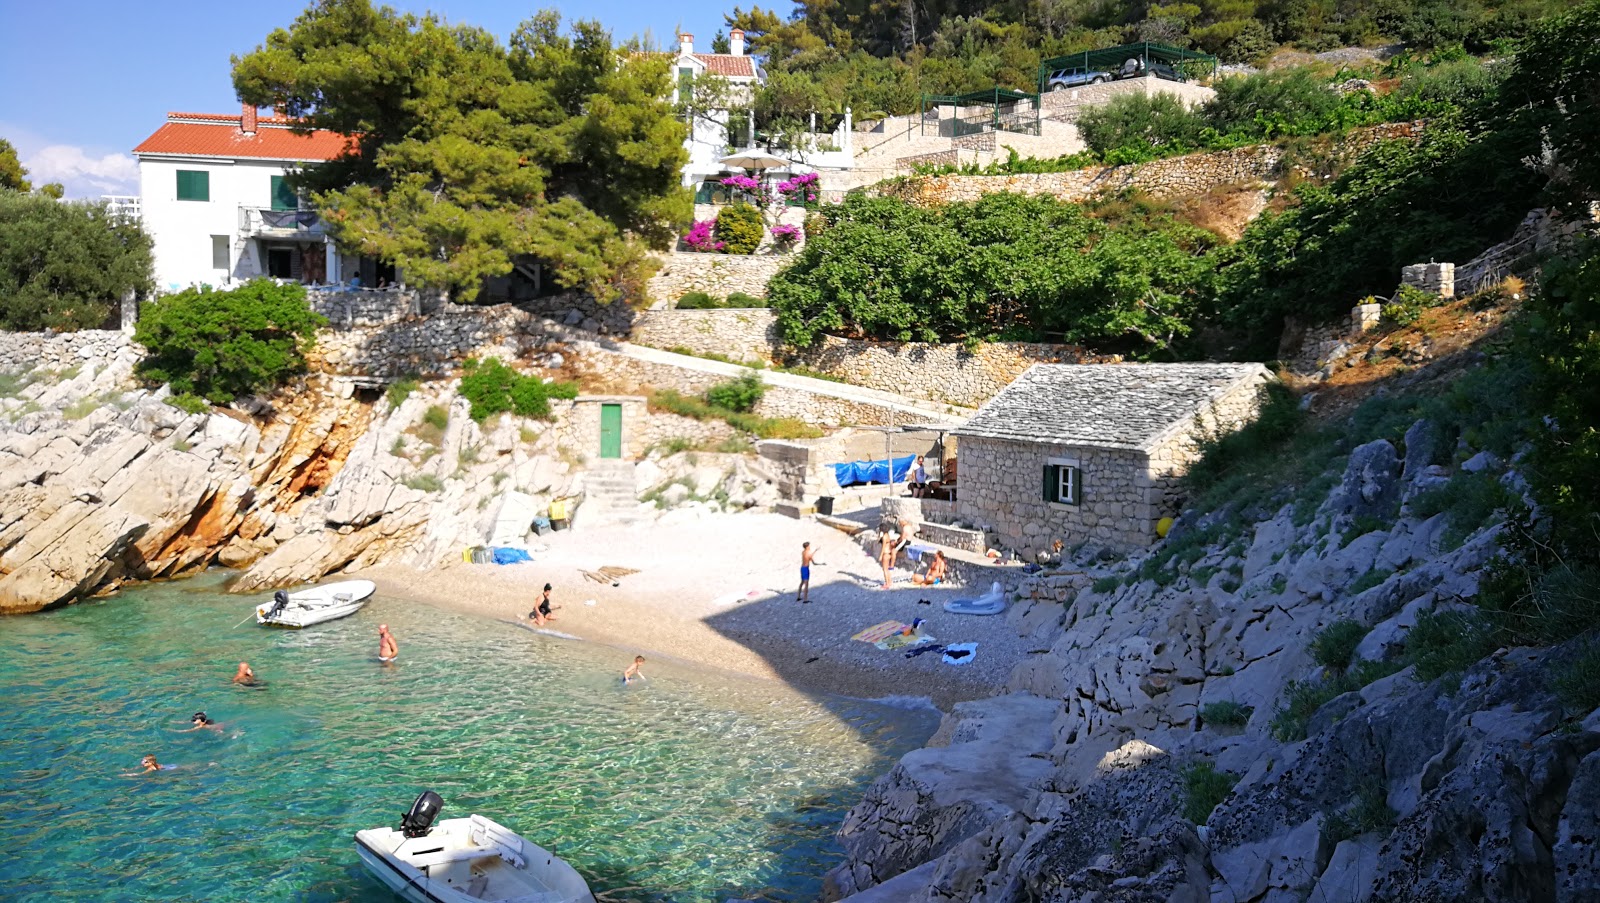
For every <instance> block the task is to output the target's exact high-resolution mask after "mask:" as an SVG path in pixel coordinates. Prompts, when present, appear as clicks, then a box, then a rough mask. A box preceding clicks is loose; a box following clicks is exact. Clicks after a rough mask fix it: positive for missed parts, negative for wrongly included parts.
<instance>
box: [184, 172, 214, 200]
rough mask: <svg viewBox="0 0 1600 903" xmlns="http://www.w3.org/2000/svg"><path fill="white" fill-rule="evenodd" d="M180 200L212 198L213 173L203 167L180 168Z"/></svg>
mask: <svg viewBox="0 0 1600 903" xmlns="http://www.w3.org/2000/svg"><path fill="white" fill-rule="evenodd" d="M178 200H180V201H209V200H211V173H209V172H206V171H205V170H203V169H180V170H178Z"/></svg>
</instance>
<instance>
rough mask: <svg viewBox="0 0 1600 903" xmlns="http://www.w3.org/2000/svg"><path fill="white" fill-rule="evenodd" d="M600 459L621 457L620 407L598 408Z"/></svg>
mask: <svg viewBox="0 0 1600 903" xmlns="http://www.w3.org/2000/svg"><path fill="white" fill-rule="evenodd" d="M600 457H602V458H620V457H622V405H620V404H602V405H601V406H600Z"/></svg>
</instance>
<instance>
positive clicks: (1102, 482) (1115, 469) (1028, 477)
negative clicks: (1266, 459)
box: [956, 368, 1270, 557]
mask: <svg viewBox="0 0 1600 903" xmlns="http://www.w3.org/2000/svg"><path fill="white" fill-rule="evenodd" d="M1269 379H1270V374H1268V373H1267V371H1266V369H1265V368H1261V371H1260V374H1259V377H1258V378H1255V379H1250V380H1241V381H1240V382H1239V383H1237V384H1236V385H1234V386H1233V387H1232V388H1230V389H1229V391H1228V392H1227V393H1225V394H1223V395H1221V396H1219V397H1218V398H1216V399H1215V400H1214V401H1213V402H1212V403H1211V404H1210V405H1208V406H1207V407H1206V408H1205V409H1204V410H1202V411H1200V412H1199V413H1197V414H1196V415H1195V416H1193V417H1188V418H1185V419H1183V420H1180V421H1177V422H1176V423H1174V424H1172V426H1170V427H1169V428H1168V429H1167V430H1166V431H1165V432H1164V433H1163V434H1162V435H1160V436H1158V437H1156V438H1155V439H1154V440H1153V441H1152V442H1151V443H1150V449H1151V450H1150V451H1149V453H1148V454H1147V453H1145V452H1141V451H1124V450H1116V449H1104V448H1089V447H1084V446H1072V445H1063V444H1060V443H1050V442H1038V443H1033V442H1018V441H1014V440H1006V439H990V438H985V437H981V436H963V437H961V452H960V456H959V460H960V465H961V470H960V474H961V476H960V480H959V481H958V483H957V486H958V493H957V501H956V514H957V516H958V517H959V518H960V519H961V520H962V521H965V522H970V523H974V524H977V525H978V526H979V527H981V528H982V529H983V530H984V531H985V532H989V533H992V534H994V536H995V540H996V544H997V545H999V546H1001V547H1003V548H1007V549H1012V550H1016V551H1018V552H1021V553H1023V555H1024V557H1029V556H1031V555H1033V554H1035V553H1038V552H1041V551H1046V550H1048V549H1049V547H1050V545H1051V543H1052V542H1053V541H1054V540H1057V539H1059V540H1061V542H1062V543H1063V544H1064V545H1067V546H1073V545H1076V544H1077V543H1079V542H1081V541H1084V540H1089V541H1092V542H1096V543H1103V544H1107V545H1111V546H1115V547H1120V548H1138V547H1143V546H1146V545H1149V544H1150V543H1152V542H1154V541H1155V539H1156V533H1155V525H1156V521H1157V520H1159V519H1161V518H1162V517H1166V516H1169V515H1174V514H1176V513H1177V512H1178V506H1179V505H1180V504H1181V502H1182V484H1181V480H1182V477H1183V474H1184V472H1185V471H1186V470H1187V469H1188V467H1189V465H1190V464H1191V463H1193V462H1194V460H1195V459H1196V458H1197V457H1198V455H1199V440H1200V439H1201V438H1203V437H1206V436H1213V435H1221V434H1224V433H1228V432H1231V431H1233V430H1235V429H1238V428H1239V427H1240V426H1242V425H1244V424H1245V423H1247V422H1249V421H1250V420H1253V419H1254V418H1255V416H1256V413H1257V412H1258V411H1259V410H1260V404H1261V387H1262V385H1263V384H1264V383H1265V382H1267V381H1268V380H1269ZM1049 458H1064V459H1068V460H1072V461H1076V462H1078V468H1079V472H1080V474H1081V481H1082V482H1081V484H1080V486H1081V488H1080V495H1081V501H1080V503H1079V504H1076V505H1068V504H1062V503H1054V502H1047V501H1045V500H1044V487H1043V483H1042V479H1043V473H1044V467H1045V464H1046V461H1047V459H1049Z"/></svg>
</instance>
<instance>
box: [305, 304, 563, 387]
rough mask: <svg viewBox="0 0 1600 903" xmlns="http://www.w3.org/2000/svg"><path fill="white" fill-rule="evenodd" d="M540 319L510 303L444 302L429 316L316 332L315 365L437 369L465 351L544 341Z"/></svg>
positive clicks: (515, 348)
mask: <svg viewBox="0 0 1600 903" xmlns="http://www.w3.org/2000/svg"><path fill="white" fill-rule="evenodd" d="M538 324H539V319H538V318H537V317H534V316H533V315H532V314H529V313H527V312H525V311H521V310H518V309H517V308H515V307H512V306H511V305H509V304H497V305H493V306H489V307H472V306H467V305H458V304H447V305H444V306H443V307H442V309H441V310H439V312H438V313H435V314H433V315H431V316H428V317H425V318H424V317H417V318H411V319H405V320H398V321H393V322H389V323H386V324H384V325H381V326H376V327H364V328H355V329H346V330H332V329H327V330H323V331H322V332H320V333H318V335H317V345H316V348H314V349H313V350H312V352H311V355H310V356H309V359H310V363H311V366H312V368H313V369H318V370H324V371H327V372H331V373H338V374H341V375H345V376H371V377H381V378H392V377H396V376H401V375H404V374H407V373H416V374H421V375H440V374H445V373H450V372H453V371H455V370H456V369H457V368H459V367H460V366H461V362H462V361H463V360H465V359H466V358H469V357H479V358H482V357H488V356H490V355H494V356H497V357H499V358H501V359H502V360H506V359H511V358H518V357H522V356H523V355H525V354H526V353H528V352H529V351H531V350H534V349H536V348H537V347H539V346H540V345H542V344H543V341H544V340H543V339H542V338H541V337H539V336H538V335H534V334H530V333H537V332H538Z"/></svg>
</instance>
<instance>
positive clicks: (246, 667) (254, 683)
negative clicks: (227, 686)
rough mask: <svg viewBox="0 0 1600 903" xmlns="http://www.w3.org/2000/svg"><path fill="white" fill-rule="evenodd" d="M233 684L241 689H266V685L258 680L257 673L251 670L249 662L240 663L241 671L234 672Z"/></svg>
mask: <svg viewBox="0 0 1600 903" xmlns="http://www.w3.org/2000/svg"><path fill="white" fill-rule="evenodd" d="M233 682H234V683H236V684H238V685H239V686H241V687H264V686H266V683H265V682H263V681H259V680H256V672H254V671H252V670H250V663H249V662H240V663H239V670H237V671H235V672H233Z"/></svg>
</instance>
